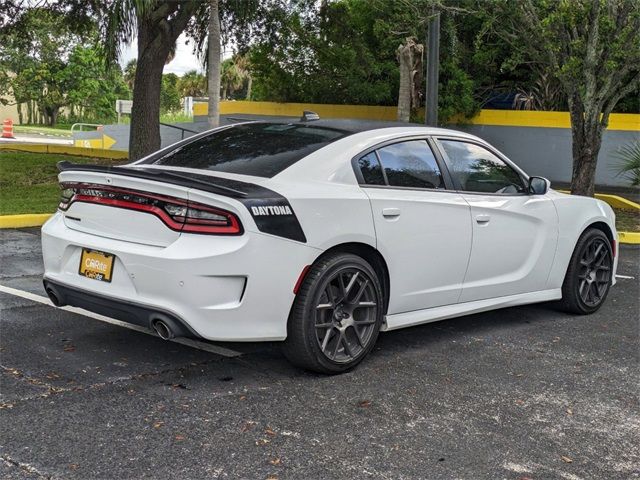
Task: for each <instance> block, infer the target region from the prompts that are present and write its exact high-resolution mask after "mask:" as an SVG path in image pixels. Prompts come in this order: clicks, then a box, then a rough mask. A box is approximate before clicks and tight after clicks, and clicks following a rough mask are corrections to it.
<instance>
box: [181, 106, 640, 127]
mask: <svg viewBox="0 0 640 480" xmlns="http://www.w3.org/2000/svg"><path fill="white" fill-rule="evenodd" d="M207 110H208V108H207V104H206V103H196V104H195V105H194V106H193V114H194V115H206V114H207ZM303 110H311V111H313V112H316V113H317V114H318V115H320V117H321V118H358V119H367V120H396V118H397V117H396V111H397V109H396V107H380V106H373V105H329V104H314V103H277V102H247V101H238V102H220V113H221V114H222V115H232V114H253V115H282V116H292V117H296V116H300V115H302V111H303ZM453 123H456V122H455V120H454V122H453ZM457 123H468V124H473V125H502V126H512V127H547V128H570V120H569V112H540V111H533V110H481V111H480V113H479V114H478V115H476V116H475V117H474V118H472V119H470V120H464V119H458V122H457ZM609 130H627V131H636V132H640V115H638V114H630V113H612V114H611V116H610V117H609Z"/></svg>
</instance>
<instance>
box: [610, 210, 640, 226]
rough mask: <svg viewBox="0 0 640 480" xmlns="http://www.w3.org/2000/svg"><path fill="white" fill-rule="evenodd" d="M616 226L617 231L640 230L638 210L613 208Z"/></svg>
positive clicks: (639, 213)
mask: <svg viewBox="0 0 640 480" xmlns="http://www.w3.org/2000/svg"><path fill="white" fill-rule="evenodd" d="M614 211H615V213H616V228H617V229H618V231H619V232H640V212H639V211H638V210H623V209H621V208H615V209H614Z"/></svg>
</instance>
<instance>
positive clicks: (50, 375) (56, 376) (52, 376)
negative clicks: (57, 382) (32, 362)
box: [46, 372, 60, 380]
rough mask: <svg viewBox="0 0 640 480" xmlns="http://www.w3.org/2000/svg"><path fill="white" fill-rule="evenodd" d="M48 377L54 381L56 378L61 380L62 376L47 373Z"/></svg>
mask: <svg viewBox="0 0 640 480" xmlns="http://www.w3.org/2000/svg"><path fill="white" fill-rule="evenodd" d="M46 377H47V378H48V379H49V380H54V379H56V378H60V375H58V374H57V373H56V372H49V373H47V375H46Z"/></svg>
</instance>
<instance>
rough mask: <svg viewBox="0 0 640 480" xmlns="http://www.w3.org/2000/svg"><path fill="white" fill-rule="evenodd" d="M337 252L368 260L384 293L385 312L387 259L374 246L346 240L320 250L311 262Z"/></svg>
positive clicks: (387, 274)
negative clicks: (322, 250) (320, 252)
mask: <svg viewBox="0 0 640 480" xmlns="http://www.w3.org/2000/svg"><path fill="white" fill-rule="evenodd" d="M339 252H343V253H351V254H354V255H358V256H359V257H361V258H363V259H365V260H366V261H367V262H369V264H370V265H371V266H372V267H373V269H374V270H375V272H376V274H377V275H378V278H379V279H380V281H381V282H382V290H383V291H382V293H383V295H384V314H386V313H387V309H388V308H389V297H390V292H391V280H390V276H389V267H388V266H387V261H386V260H385V258H384V257H383V256H382V254H381V253H380V252H379V251H378V250H377V249H376V248H374V247H372V246H371V245H368V244H366V243H361V242H347V243H340V244H338V245H334V246H333V247H331V248H329V249H327V250H325V251H324V252H322V254H320V255H318V257H317V258H316V259H315V260H314V261H313V263H316V262H317V261H318V260H320V259H321V258H323V257H325V256H327V255H331V254H334V253H339Z"/></svg>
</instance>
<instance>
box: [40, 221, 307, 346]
mask: <svg viewBox="0 0 640 480" xmlns="http://www.w3.org/2000/svg"><path fill="white" fill-rule="evenodd" d="M83 248H88V249H92V250H99V251H103V252H107V253H110V254H113V255H115V261H114V269H113V277H112V281H111V282H110V283H107V282H102V281H98V280H94V279H90V278H86V277H83V276H81V275H79V274H78V267H79V265H80V256H81V252H82V249H83ZM42 252H43V257H44V267H45V274H44V277H45V281H46V282H49V284H50V285H53V286H54V287H56V288H57V287H59V288H61V289H65V290H64V291H63V292H62V293H61V294H62V295H64V294H65V292H66V293H68V295H69V300H67V303H68V304H70V305H75V306H79V307H82V308H85V309H87V310H90V311H94V312H97V313H100V314H103V315H106V316H110V317H115V318H119V319H122V320H123V321H127V322H131V323H136V324H139V325H144V326H145V327H148V326H149V312H150V311H151V312H160V313H163V314H166V315H170V318H174V319H176V320H179V321H180V322H181V323H182V324H183V325H185V326H186V328H187V329H188V330H189V332H190V334H191V335H193V336H197V337H201V338H204V339H206V340H218V341H267V340H284V339H285V338H286V335H287V319H288V316H289V311H290V309H291V305H292V303H293V299H294V297H295V296H294V294H293V288H294V285H295V283H296V281H297V279H298V276H299V275H300V272H301V271H302V269H303V268H304V267H305V266H306V265H309V264H311V263H313V261H314V260H315V259H316V258H317V256H318V255H319V253H320V251H319V250H317V249H315V248H312V247H309V246H308V245H306V244H301V243H299V242H294V241H291V240H287V239H283V238H280V237H275V236H272V235H267V234H263V233H256V232H245V234H244V235H242V236H234V237H231V236H226V237H224V236H210V235H194V234H181V235H180V236H179V238H177V239H176V240H175V241H174V242H172V243H171V244H170V245H167V246H153V245H143V244H140V243H133V242H127V241H122V240H116V239H113V238H106V237H102V236H98V235H93V234H90V233H85V232H80V231H78V230H73V229H71V228H69V227H68V226H66V225H65V223H64V220H63V218H62V215H61V214H59V213H58V214H56V215H54V216H53V217H52V218H51V219H50V220H49V221H48V222H47V223H46V224H45V225H44V226H43V227H42ZM122 317H125V318H122Z"/></svg>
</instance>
